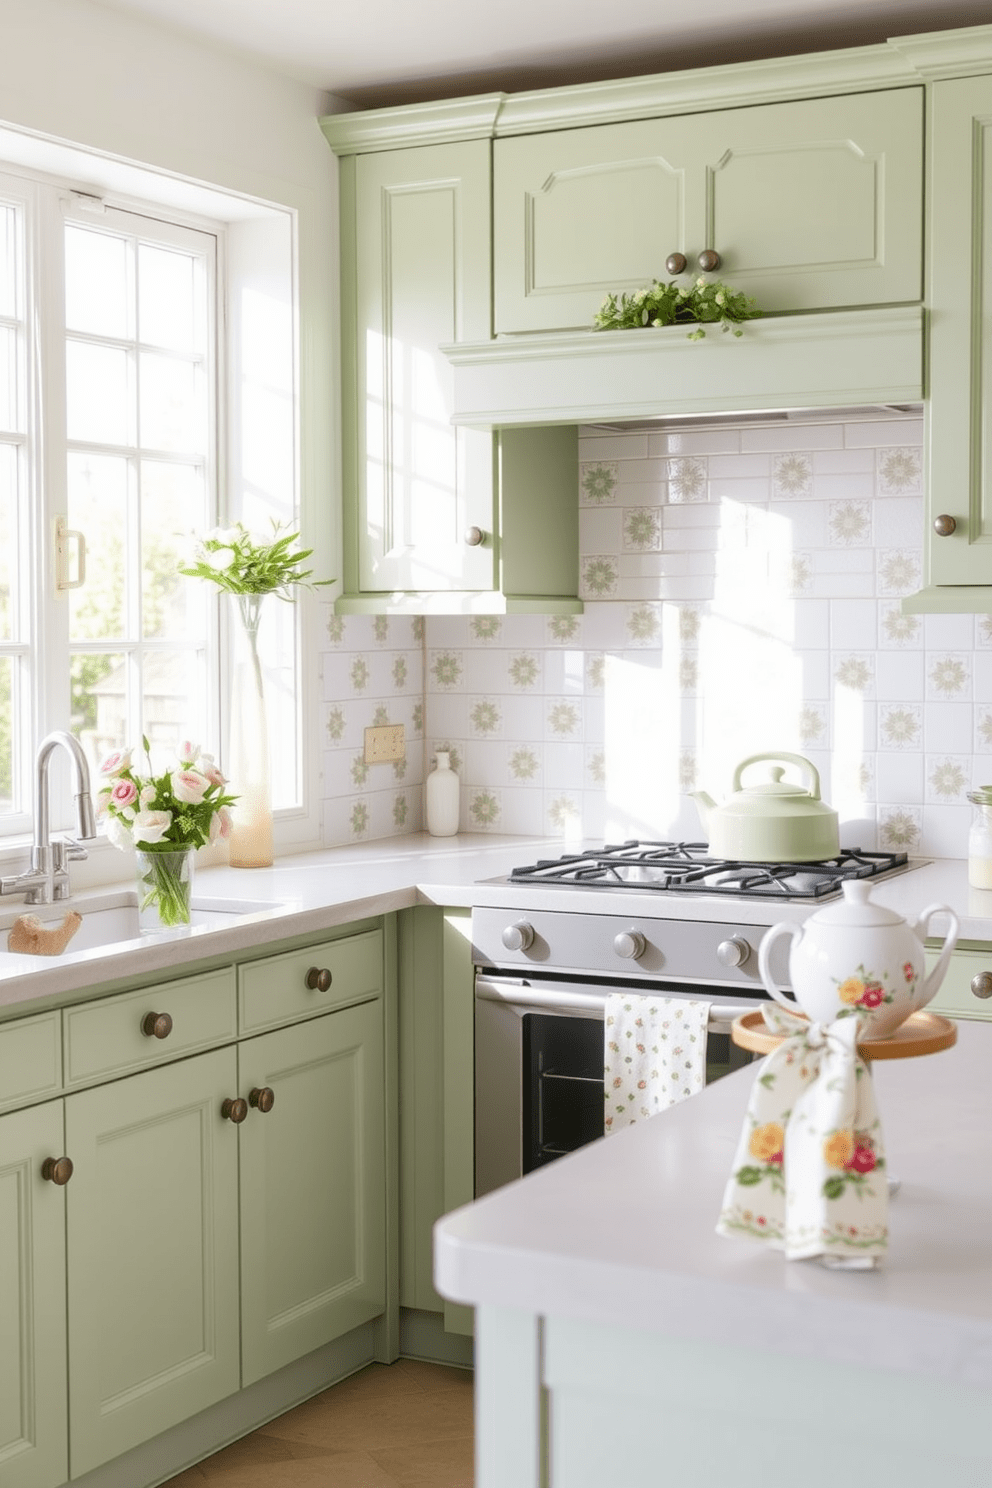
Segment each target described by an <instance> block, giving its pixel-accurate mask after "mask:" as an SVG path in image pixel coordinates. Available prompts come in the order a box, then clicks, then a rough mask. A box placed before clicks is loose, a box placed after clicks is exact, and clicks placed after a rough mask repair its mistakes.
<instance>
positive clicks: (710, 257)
mask: <svg viewBox="0 0 992 1488" xmlns="http://www.w3.org/2000/svg"><path fill="white" fill-rule="evenodd" d="M696 262H697V263H698V265H699V267H700V268H701V269H702V271H703V273H704V274H715V273H716V271H717V269H718V268H719V267H720V265H721V264H722V263H723V259H722V258H721V257H720V255H719V253H717V251H716V249H715V248H704V249H703V251H702V253H701V254H700V255H699V257H698V258H697V259H696Z"/></svg>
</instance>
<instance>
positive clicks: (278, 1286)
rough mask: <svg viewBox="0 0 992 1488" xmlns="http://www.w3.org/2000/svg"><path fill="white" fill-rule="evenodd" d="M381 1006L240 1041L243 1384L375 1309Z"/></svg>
mask: <svg viewBox="0 0 992 1488" xmlns="http://www.w3.org/2000/svg"><path fill="white" fill-rule="evenodd" d="M382 1018H383V1008H382V1001H381V999H380V1000H377V1001H375V1002H368V1003H363V1004H362V1005H361V1006H359V1007H353V1008H346V1009H344V1010H343V1011H341V1012H337V1013H331V1014H328V1015H327V1016H326V1017H323V1018H319V1019H317V1020H316V1021H314V1022H310V1023H306V1024H303V1025H301V1026H299V1027H293V1028H285V1029H280V1030H278V1031H276V1032H273V1033H268V1034H263V1035H261V1036H260V1037H258V1038H254V1039H248V1040H246V1041H245V1042H244V1043H243V1044H242V1045H241V1046H240V1049H239V1053H238V1059H239V1064H240V1082H239V1087H240V1089H241V1091H242V1092H243V1093H244V1094H245V1095H246V1096H250V1093H251V1091H252V1090H253V1089H256V1088H264V1087H268V1088H269V1089H271V1091H272V1093H273V1097H274V1100H273V1105H272V1108H271V1110H269V1111H266V1112H264V1113H263V1112H262V1111H261V1110H260V1109H259V1108H257V1107H253V1108H252V1109H251V1110H250V1111H249V1114H248V1118H247V1120H246V1121H245V1122H244V1123H243V1125H242V1126H241V1128H240V1138H241V1287H242V1302H241V1320H242V1329H241V1357H242V1376H241V1378H242V1384H243V1385H250V1384H253V1383H254V1382H255V1381H256V1380H258V1379H261V1378H262V1377H263V1376H264V1375H266V1374H269V1373H271V1372H272V1371H273V1370H275V1369H278V1368H279V1367H280V1366H281V1365H283V1364H287V1363H289V1362H290V1361H291V1360H293V1359H297V1358H300V1357H301V1356H302V1355H303V1354H305V1353H308V1352H309V1351H310V1350H312V1349H315V1348H318V1347H319V1346H320V1345H321V1344H324V1343H328V1342H329V1341H330V1340H331V1339H334V1338H337V1337H340V1335H341V1334H343V1333H346V1332H348V1331H349V1330H350V1329H352V1328H355V1327H358V1326H359V1324H361V1323H365V1322H368V1321H370V1320H371V1319H372V1318H374V1317H378V1316H379V1315H380V1314H381V1313H382V1311H383V1309H384V1307H385V1291H386V1265H385V1212H384V1210H385V1132H384V1119H383V1118H384V1088H383V1028H382Z"/></svg>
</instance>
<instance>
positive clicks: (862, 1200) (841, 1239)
mask: <svg viewBox="0 0 992 1488" xmlns="http://www.w3.org/2000/svg"><path fill="white" fill-rule="evenodd" d="M764 1017H765V1022H766V1023H767V1024H768V1026H769V1028H770V1029H771V1031H772V1032H773V1033H781V1034H783V1035H785V1037H784V1039H783V1042H782V1043H781V1044H780V1045H779V1046H778V1048H777V1049H775V1050H774V1051H773V1052H772V1053H771V1054H769V1055H768V1056H767V1057H766V1058H765V1059H764V1060H763V1061H762V1063H761V1064H760V1065H759V1066H758V1072H757V1076H756V1078H755V1082H754V1088H753V1090H752V1092H751V1099H750V1101H749V1103H748V1108H747V1114H746V1115H745V1117H744V1126H743V1129H742V1131H741V1136H740V1141H739V1143H738V1146H737V1155H736V1157H735V1158H734V1166H733V1172H732V1174H731V1176H730V1179H729V1181H728V1183H727V1187H726V1191H725V1193H724V1198H723V1208H722V1210H721V1213H720V1218H719V1220H718V1222H717V1227H716V1228H717V1233H718V1234H720V1235H727V1236H733V1235H743V1236H749V1237H753V1238H755V1239H760V1240H767V1241H769V1243H770V1244H771V1245H773V1246H775V1247H776V1248H777V1249H780V1250H784V1251H785V1254H786V1257H787V1258H788V1259H789V1260H794V1261H795V1260H803V1259H806V1258H807V1257H810V1256H821V1255H822V1256H825V1257H831V1256H832V1257H838V1258H843V1262H844V1263H845V1264H847V1265H851V1264H857V1263H858V1261H860V1262H861V1263H863V1264H865V1265H872V1264H874V1260H873V1259H872V1258H878V1257H880V1256H882V1255H884V1253H885V1250H886V1246H887V1244H888V1208H889V1190H888V1183H887V1181H886V1174H885V1155H884V1149H883V1146H882V1128H881V1123H880V1121H879V1118H878V1112H877V1110H876V1106H875V1091H874V1086H873V1081H872V1077H871V1072H870V1070H869V1067H868V1065H867V1064H866V1063H865V1061H864V1060H863V1059H862V1058H861V1057H860V1055H859V1054H858V1051H857V1040H858V1035H859V1032H860V1025H861V1019H860V1018H859V1017H853V1018H852V1017H847V1018H839V1019H837V1020H836V1021H834V1022H832V1023H827V1024H823V1023H809V1022H808V1021H807V1020H806V1019H805V1018H800V1017H796V1016H795V1015H794V1014H792V1013H789V1012H787V1011H786V1010H785V1009H782V1008H777V1007H775V1006H774V1005H768V1006H766V1007H765V1009H764ZM855 1258H856V1259H855Z"/></svg>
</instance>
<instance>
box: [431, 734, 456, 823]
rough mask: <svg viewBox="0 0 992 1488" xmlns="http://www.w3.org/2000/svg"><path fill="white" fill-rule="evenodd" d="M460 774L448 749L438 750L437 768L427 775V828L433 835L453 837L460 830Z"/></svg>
mask: <svg viewBox="0 0 992 1488" xmlns="http://www.w3.org/2000/svg"><path fill="white" fill-rule="evenodd" d="M458 805H459V801H458V776H457V774H456V772H455V771H454V770H453V769H452V768H451V757H450V755H449V754H448V752H447V750H444V749H439V750H438V752H437V768H436V769H434V770H432V771H431V773H430V774H429V775H428V777H427V830H428V832H430V834H431V836H432V837H453V836H454V835H455V833H456V832H457V831H458Z"/></svg>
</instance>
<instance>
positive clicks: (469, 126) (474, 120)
mask: <svg viewBox="0 0 992 1488" xmlns="http://www.w3.org/2000/svg"><path fill="white" fill-rule="evenodd" d="M505 98H506V95H505V94H504V93H481V94H478V95H477V96H476V97H473V98H449V99H442V100H441V101H440V102H438V103H415V104H400V105H397V106H396V107H395V108H384V109H367V110H365V111H363V112H361V113H356V114H327V115H325V116H324V118H322V119H321V120H320V127H321V129H322V130H323V132H324V138H325V139H326V140H327V143H328V144H329V145H330V147H331V149H332V150H333V151H334V153H335V155H368V154H370V153H372V152H373V151H375V150H406V149H411V148H412V147H413V146H414V145H443V144H450V143H454V142H456V141H460V140H467V139H491V138H492V136H493V134H494V133H495V130H496V120H497V118H498V117H499V112H500V109H501V108H502V106H503V103H504V101H505Z"/></svg>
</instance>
